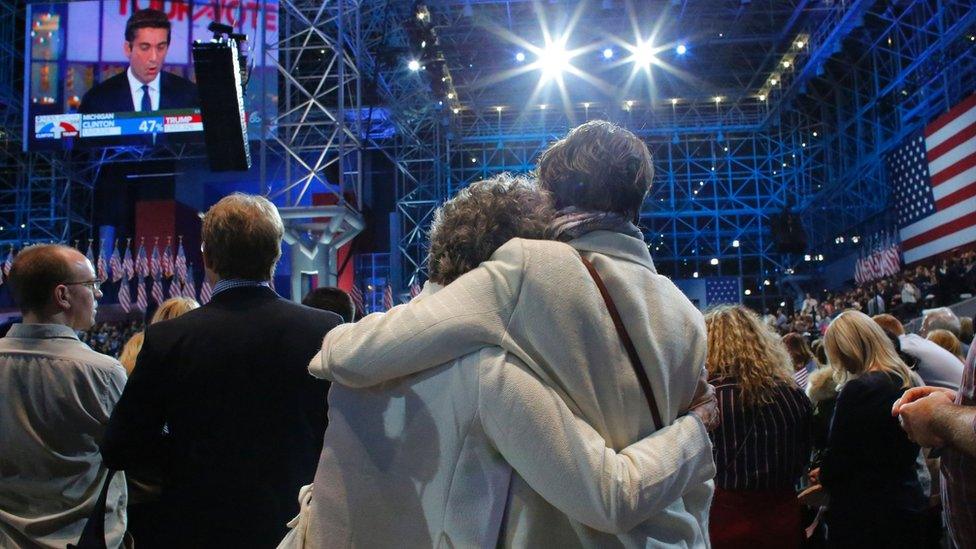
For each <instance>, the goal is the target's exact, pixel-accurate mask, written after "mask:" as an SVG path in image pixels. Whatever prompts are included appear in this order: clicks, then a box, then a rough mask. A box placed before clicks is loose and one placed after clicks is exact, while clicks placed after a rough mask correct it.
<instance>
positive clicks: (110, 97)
mask: <svg viewBox="0 0 976 549" xmlns="http://www.w3.org/2000/svg"><path fill="white" fill-rule="evenodd" d="M171 36H172V32H171V30H170V22H169V18H167V17H166V14H165V13H163V12H161V11H159V10H154V9H145V10H139V11H137V12H135V13H133V14H132V17H130V18H129V20H128V21H127V22H126V24H125V42H124V43H123V44H122V50H123V51H124V52H125V56H126V57H127V58H128V59H129V67H128V68H127V69H126V70H125V71H124V72H122V73H121V74H117V75H115V76H113V77H111V78H109V79H107V80H105V81H104V82H102V83H100V84H98V85H96V86H94V87H93V88H92V89H90V90H88V92H87V93H86V94H85V96H84V97H83V98H82V99H81V106H80V107H79V109H78V111H79V112H82V113H109V112H128V111H158V110H164V109H181V108H191V107H199V106H200V99H199V97H198V95H197V87H196V84H194V83H193V82H190V81H189V80H187V79H185V78H182V77H179V76H177V75H175V74H172V73H169V72H166V71H164V70H163V63H165V61H166V53H167V52H168V51H169V42H170V38H171Z"/></svg>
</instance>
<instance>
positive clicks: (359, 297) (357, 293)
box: [349, 282, 366, 317]
mask: <svg viewBox="0 0 976 549" xmlns="http://www.w3.org/2000/svg"><path fill="white" fill-rule="evenodd" d="M349 297H351V298H352V304H353V305H355V306H356V313H357V314H360V315H362V314H365V313H366V307H365V306H364V305H363V290H362V289H361V288H360V287H359V284H356V283H355V282H354V283H353V285H352V290H350V292H349ZM353 316H354V317H355V316H356V315H353Z"/></svg>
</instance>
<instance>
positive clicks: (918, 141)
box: [888, 94, 976, 263]
mask: <svg viewBox="0 0 976 549" xmlns="http://www.w3.org/2000/svg"><path fill="white" fill-rule="evenodd" d="M888 178H889V181H891V183H892V186H893V188H894V193H895V205H896V207H897V210H898V226H899V236H900V237H901V241H902V251H903V252H904V254H905V263H913V262H915V261H919V260H921V259H925V258H927V257H931V256H933V255H936V254H940V253H942V252H945V251H948V250H951V249H953V248H955V247H957V246H962V245H963V244H968V243H970V242H974V241H976V94H974V95H971V96H969V98H967V99H966V100H965V101H963V102H962V103H960V104H958V105H956V106H955V107H953V108H952V109H950V110H949V112H947V113H945V114H944V115H942V116H940V117H939V118H937V119H935V120H934V121H933V122H932V123H930V124H929V125H928V126H926V127H925V132H924V136H922V135H920V136H916V137H913V138H911V139H909V140H908V141H907V142H906V143H904V144H903V145H902V146H901V147H899V148H898V149H897V150H895V151H894V152H893V153H891V155H889V157H888Z"/></svg>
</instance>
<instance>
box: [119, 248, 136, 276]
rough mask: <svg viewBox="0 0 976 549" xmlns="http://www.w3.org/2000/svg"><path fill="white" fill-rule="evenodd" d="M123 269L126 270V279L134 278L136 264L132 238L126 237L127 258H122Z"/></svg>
mask: <svg viewBox="0 0 976 549" xmlns="http://www.w3.org/2000/svg"><path fill="white" fill-rule="evenodd" d="M122 270H123V271H125V279H126V280H132V279H133V278H135V276H136V265H135V262H134V261H132V239H131V238H126V239H125V259H123V260H122Z"/></svg>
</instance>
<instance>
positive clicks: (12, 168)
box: [0, 2, 93, 249]
mask: <svg viewBox="0 0 976 549" xmlns="http://www.w3.org/2000/svg"><path fill="white" fill-rule="evenodd" d="M25 16H26V6H25V4H24V3H23V2H3V3H0V124H2V125H0V249H2V248H5V247H8V246H12V247H14V248H20V247H21V246H24V245H27V244H32V243H37V242H71V241H74V240H78V239H83V238H87V237H88V236H90V234H91V211H92V197H93V193H92V189H93V186H92V181H93V179H91V178H90V176H91V174H90V172H88V171H87V170H85V169H84V168H83V167H79V166H78V165H77V163H76V162H75V161H74V157H73V156H72V155H71V154H70V153H67V152H51V153H24V152H23V146H24V143H23V139H22V132H23V126H22V124H23V115H22V112H23V111H22V109H23V85H24V84H23V58H24V51H23V45H24V40H23V32H24V18H25Z"/></svg>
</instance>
